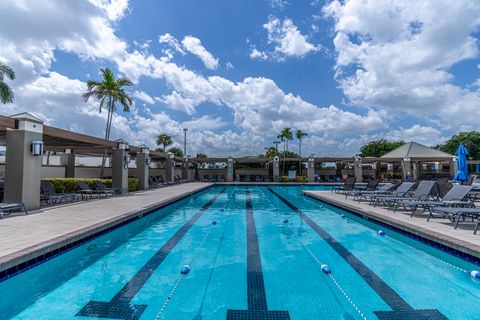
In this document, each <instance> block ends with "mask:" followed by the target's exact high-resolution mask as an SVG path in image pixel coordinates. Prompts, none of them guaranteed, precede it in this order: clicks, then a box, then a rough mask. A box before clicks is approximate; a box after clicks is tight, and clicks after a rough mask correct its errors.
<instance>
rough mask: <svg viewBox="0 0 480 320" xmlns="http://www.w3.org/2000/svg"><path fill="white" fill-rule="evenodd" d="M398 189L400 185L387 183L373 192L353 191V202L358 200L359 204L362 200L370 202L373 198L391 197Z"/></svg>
mask: <svg viewBox="0 0 480 320" xmlns="http://www.w3.org/2000/svg"><path fill="white" fill-rule="evenodd" d="M396 187H398V185H395V184H394V183H386V184H384V185H382V186H380V187H379V188H378V189H376V190H373V191H364V190H353V191H352V193H354V197H353V200H358V202H360V201H362V200H366V201H370V200H369V199H370V197H372V196H378V195H391V194H392V192H393V190H394V189H395V188H396Z"/></svg>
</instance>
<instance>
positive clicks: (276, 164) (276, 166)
mask: <svg viewBox="0 0 480 320" xmlns="http://www.w3.org/2000/svg"><path fill="white" fill-rule="evenodd" d="M273 181H275V182H279V181H280V158H279V157H278V156H275V157H273Z"/></svg>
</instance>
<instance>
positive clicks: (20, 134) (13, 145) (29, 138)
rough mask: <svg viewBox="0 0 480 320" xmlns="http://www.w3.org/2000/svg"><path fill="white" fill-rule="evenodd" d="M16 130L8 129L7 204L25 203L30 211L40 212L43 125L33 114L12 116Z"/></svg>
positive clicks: (6, 163) (6, 159)
mask: <svg viewBox="0 0 480 320" xmlns="http://www.w3.org/2000/svg"><path fill="white" fill-rule="evenodd" d="M12 118H14V119H15V128H14V129H10V128H7V133H6V157H5V202H7V203H12V202H23V203H24V204H25V206H26V207H27V210H30V209H38V208H40V179H41V177H42V156H43V122H42V121H41V120H40V119H37V118H35V117H34V116H32V115H31V114H28V113H21V114H18V115H14V116H12Z"/></svg>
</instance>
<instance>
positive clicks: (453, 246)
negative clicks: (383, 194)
mask: <svg viewBox="0 0 480 320" xmlns="http://www.w3.org/2000/svg"><path fill="white" fill-rule="evenodd" d="M302 193H303V194H304V195H306V196H309V197H311V198H314V199H316V200H320V201H322V202H325V203H327V204H329V205H332V206H334V207H337V208H340V209H343V210H346V211H348V212H350V213H352V214H354V215H356V216H358V217H360V218H363V219H365V220H368V221H372V222H376V223H379V224H381V225H386V226H387V227H390V228H392V229H394V230H395V229H397V230H400V231H402V232H404V233H406V234H407V235H408V236H411V237H413V238H417V239H418V238H420V239H423V240H425V241H426V242H433V243H435V244H438V245H440V246H441V247H440V249H447V250H443V251H447V252H448V253H454V254H455V255H456V256H458V257H460V258H462V259H464V260H467V261H469V262H473V263H475V264H477V265H478V264H479V262H480V246H478V245H475V244H472V243H469V242H466V241H463V240H459V239H457V238H454V237H450V236H447V235H444V234H441V233H438V232H435V231H432V230H428V229H425V228H423V227H420V226H417V225H415V224H412V223H408V222H404V221H398V220H395V221H392V220H390V219H387V218H385V217H384V216H383V215H381V214H379V213H375V212H374V211H366V210H364V209H361V208H358V207H356V206H354V205H351V204H348V203H345V202H342V201H338V200H335V199H331V198H328V197H324V196H322V195H321V194H318V192H316V191H314V190H302ZM442 247H445V248H442ZM448 249H450V250H448ZM452 250H453V252H452ZM472 259H473V260H475V261H470V260H472Z"/></svg>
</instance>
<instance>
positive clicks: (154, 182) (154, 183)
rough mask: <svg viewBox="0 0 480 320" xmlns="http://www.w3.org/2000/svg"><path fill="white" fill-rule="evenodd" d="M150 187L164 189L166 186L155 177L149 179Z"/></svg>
mask: <svg viewBox="0 0 480 320" xmlns="http://www.w3.org/2000/svg"><path fill="white" fill-rule="evenodd" d="M148 186H149V187H150V188H162V187H164V185H163V184H160V183H158V182H157V180H156V179H155V177H153V176H150V177H148Z"/></svg>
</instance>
